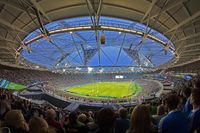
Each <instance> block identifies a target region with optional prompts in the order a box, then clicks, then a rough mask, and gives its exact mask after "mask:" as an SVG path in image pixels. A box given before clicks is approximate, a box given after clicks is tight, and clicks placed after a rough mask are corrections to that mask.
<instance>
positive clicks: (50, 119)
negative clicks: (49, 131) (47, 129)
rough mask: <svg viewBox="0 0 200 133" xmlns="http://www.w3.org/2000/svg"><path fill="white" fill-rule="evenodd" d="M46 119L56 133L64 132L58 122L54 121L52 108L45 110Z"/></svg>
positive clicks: (54, 114)
mask: <svg viewBox="0 0 200 133" xmlns="http://www.w3.org/2000/svg"><path fill="white" fill-rule="evenodd" d="M46 121H47V123H48V124H49V126H51V127H53V128H55V130H56V132H57V133H64V130H63V128H62V126H61V124H60V123H59V122H57V121H56V112H55V110H53V109H48V110H47V117H46Z"/></svg>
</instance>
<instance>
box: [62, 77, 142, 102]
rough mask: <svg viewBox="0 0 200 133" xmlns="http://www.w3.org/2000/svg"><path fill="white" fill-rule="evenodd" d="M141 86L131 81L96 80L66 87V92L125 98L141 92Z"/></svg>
mask: <svg viewBox="0 0 200 133" xmlns="http://www.w3.org/2000/svg"><path fill="white" fill-rule="evenodd" d="M141 90H142V87H141V86H139V85H138V84H137V83H134V82H132V81H129V82H128V81H127V82H97V83H91V84H85V85H79V86H73V87H70V88H68V89H66V92H67V93H70V94H72V95H76V96H81V97H91V98H125V97H132V96H134V95H137V94H138V93H139V92H141Z"/></svg>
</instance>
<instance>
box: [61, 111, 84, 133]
mask: <svg viewBox="0 0 200 133" xmlns="http://www.w3.org/2000/svg"><path fill="white" fill-rule="evenodd" d="M64 128H65V131H66V133H87V128H86V126H85V125H84V124H83V123H81V122H80V121H78V120H77V114H76V112H71V113H70V114H69V118H68V120H67V122H66V123H65V124H64Z"/></svg>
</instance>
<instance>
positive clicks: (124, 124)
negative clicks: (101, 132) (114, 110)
mask: <svg viewBox="0 0 200 133" xmlns="http://www.w3.org/2000/svg"><path fill="white" fill-rule="evenodd" d="M127 113H128V111H127V109H126V108H121V109H119V116H120V118H118V119H117V120H116V124H115V125H116V126H115V133H125V132H126V130H127V129H128V128H129V125H130V120H129V119H127Z"/></svg>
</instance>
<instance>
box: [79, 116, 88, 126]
mask: <svg viewBox="0 0 200 133" xmlns="http://www.w3.org/2000/svg"><path fill="white" fill-rule="evenodd" d="M78 120H79V121H80V122H81V123H83V124H87V122H86V121H87V116H86V115H85V114H80V115H79V116H78Z"/></svg>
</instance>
